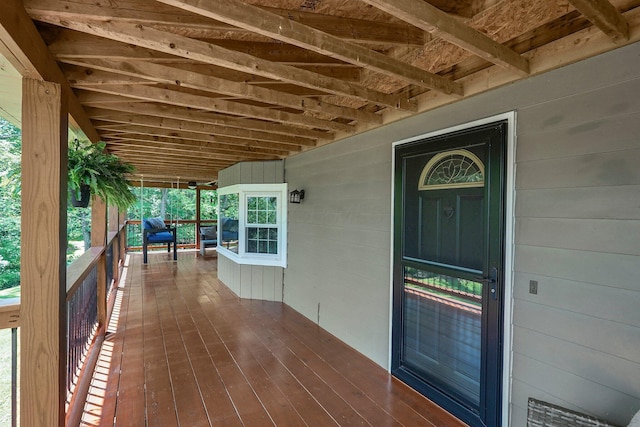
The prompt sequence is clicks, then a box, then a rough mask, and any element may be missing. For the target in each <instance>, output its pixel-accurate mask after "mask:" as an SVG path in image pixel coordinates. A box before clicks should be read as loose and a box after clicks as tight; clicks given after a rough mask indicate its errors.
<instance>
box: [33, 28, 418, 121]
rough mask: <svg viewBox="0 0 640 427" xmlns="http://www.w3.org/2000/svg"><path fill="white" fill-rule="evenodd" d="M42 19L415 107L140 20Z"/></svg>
mask: <svg viewBox="0 0 640 427" xmlns="http://www.w3.org/2000/svg"><path fill="white" fill-rule="evenodd" d="M39 19H42V20H43V21H45V22H49V23H51V24H55V25H58V26H61V27H65V28H69V29H73V30H76V31H81V32H84V33H88V34H93V35H97V36H101V37H105V38H108V39H111V40H116V41H121V42H124V43H130V44H135V45H137V46H141V47H145V48H147V49H151V50H156V51H159V52H164V53H169V54H172V55H175V56H180V57H183V58H187V59H191V60H194V61H199V62H204V63H207V64H212V65H216V66H221V67H226V68H229V69H232V70H236V71H241V72H246V73H250V74H258V75H261V76H264V77H268V78H272V79H275V80H281V81H285V82H289V83H293V84H297V85H300V86H304V87H309V88H312V89H318V90H322V91H325V92H327V93H332V94H334V95H340V96H347V97H353V98H357V99H361V100H363V101H366V102H371V103H374V104H378V105H384V106H387V107H392V108H399V109H406V110H409V111H415V109H416V106H415V104H414V103H412V102H410V101H409V100H407V99H406V98H404V97H403V96H397V95H389V94H385V93H381V92H377V91H375V90H371V89H367V88H364V87H362V86H358V85H355V84H349V83H347V82H344V81H342V80H338V79H334V78H330V77H327V76H323V75H321V74H317V73H313V72H310V71H306V70H303V69H300V68H296V67H292V66H288V65H282V64H276V63H273V62H270V61H265V60H262V59H260V58H256V57H254V56H251V55H248V54H245V53H242V52H237V51H233V50H230V49H225V48H223V47H220V46H217V45H214V44H211V43H207V42H203V41H199V40H194V39H190V38H188V37H184V36H179V35H175V34H170V33H167V32H165V31H159V30H155V29H153V28H151V27H145V26H142V25H139V24H137V25H136V24H127V23H124V24H123V23H108V22H107V23H96V24H86V23H80V22H70V21H64V20H59V19H58V18H55V17H40V18H39Z"/></svg>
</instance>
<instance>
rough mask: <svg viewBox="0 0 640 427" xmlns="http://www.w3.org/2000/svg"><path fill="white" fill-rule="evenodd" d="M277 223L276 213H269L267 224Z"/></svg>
mask: <svg viewBox="0 0 640 427" xmlns="http://www.w3.org/2000/svg"><path fill="white" fill-rule="evenodd" d="M275 223H276V212H275V211H269V212H268V213H267V224H275Z"/></svg>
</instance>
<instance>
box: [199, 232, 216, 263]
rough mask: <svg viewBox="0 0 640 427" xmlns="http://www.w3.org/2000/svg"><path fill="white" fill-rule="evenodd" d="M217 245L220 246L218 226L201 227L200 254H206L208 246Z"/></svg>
mask: <svg viewBox="0 0 640 427" xmlns="http://www.w3.org/2000/svg"><path fill="white" fill-rule="evenodd" d="M216 246H218V232H217V229H216V227H200V255H202V256H204V254H205V249H206V248H210V247H216Z"/></svg>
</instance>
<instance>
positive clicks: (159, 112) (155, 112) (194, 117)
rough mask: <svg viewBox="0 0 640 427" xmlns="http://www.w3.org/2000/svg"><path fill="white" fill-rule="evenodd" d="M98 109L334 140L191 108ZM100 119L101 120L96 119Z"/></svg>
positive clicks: (299, 129) (146, 105)
mask: <svg viewBox="0 0 640 427" xmlns="http://www.w3.org/2000/svg"><path fill="white" fill-rule="evenodd" d="M93 106H94V107H95V108H98V109H102V110H113V111H116V112H118V113H119V114H122V113H131V114H143V115H149V116H155V117H164V118H168V119H175V120H184V121H186V122H194V123H202V124H208V125H218V126H227V127H230V128H239V129H249V130H257V131H264V132H271V133H275V134H278V135H292V136H300V137H303V138H313V139H322V140H330V139H332V138H333V137H334V134H333V133H331V132H323V131H319V130H314V129H307V128H302V127H295V126H288V125H282V124H279V123H270V122H265V121H261V120H253V119H239V118H236V117H231V116H224V115H221V114H216V113H210V112H201V111H195V110H192V109H190V108H183V107H177V106H169V105H161V104H152V103H146V102H142V103H139V104H138V103H135V102H120V103H117V104H116V103H102V104H99V103H96V104H95V105H93ZM94 117H95V118H100V116H94Z"/></svg>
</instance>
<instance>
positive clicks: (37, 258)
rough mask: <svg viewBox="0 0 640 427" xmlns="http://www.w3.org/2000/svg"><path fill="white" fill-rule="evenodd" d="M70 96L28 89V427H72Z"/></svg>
mask: <svg viewBox="0 0 640 427" xmlns="http://www.w3.org/2000/svg"><path fill="white" fill-rule="evenodd" d="M67 129H68V112H67V96H66V95H64V94H63V93H62V88H61V86H60V85H59V84H56V83H50V82H45V81H41V80H33V79H29V78H25V79H23V83H22V225H21V230H22V238H21V250H20V258H21V263H20V268H21V280H20V282H21V304H22V307H21V313H20V314H21V316H20V322H21V331H20V425H22V426H24V427H30V426H64V420H65V400H66V383H65V379H66V378H65V373H66V364H67V359H66V348H67V343H66V332H67V325H66V321H67V317H66V314H67V307H66V294H67V292H66V281H67V267H66V246H67Z"/></svg>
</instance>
